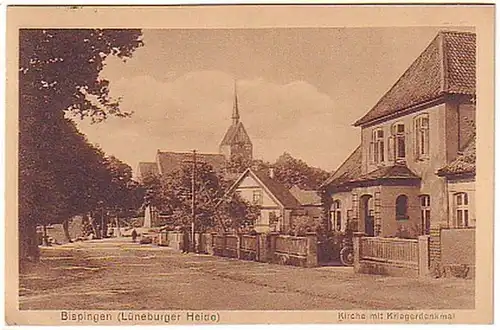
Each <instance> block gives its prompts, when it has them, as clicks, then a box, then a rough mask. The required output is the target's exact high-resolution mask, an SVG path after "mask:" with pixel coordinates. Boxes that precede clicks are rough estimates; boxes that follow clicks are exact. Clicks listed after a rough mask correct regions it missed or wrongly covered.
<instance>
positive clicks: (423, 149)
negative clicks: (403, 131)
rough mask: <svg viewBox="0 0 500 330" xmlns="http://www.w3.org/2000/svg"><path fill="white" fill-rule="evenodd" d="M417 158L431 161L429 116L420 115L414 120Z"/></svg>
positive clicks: (425, 114)
mask: <svg viewBox="0 0 500 330" xmlns="http://www.w3.org/2000/svg"><path fill="white" fill-rule="evenodd" d="M414 126H415V156H416V158H417V159H418V160H424V159H429V154H430V152H429V147H430V143H429V131H430V129H429V127H430V122H429V114H427V113H424V114H420V115H418V116H417V117H415V118H414Z"/></svg>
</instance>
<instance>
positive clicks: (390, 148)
mask: <svg viewBox="0 0 500 330" xmlns="http://www.w3.org/2000/svg"><path fill="white" fill-rule="evenodd" d="M387 151H388V155H387V156H388V159H389V161H393V160H394V152H395V150H394V136H389V139H388V143H387Z"/></svg>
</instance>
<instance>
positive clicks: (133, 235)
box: [132, 228, 137, 242]
mask: <svg viewBox="0 0 500 330" xmlns="http://www.w3.org/2000/svg"><path fill="white" fill-rule="evenodd" d="M136 239H137V232H136V231H135V228H134V230H132V242H135V240H136Z"/></svg>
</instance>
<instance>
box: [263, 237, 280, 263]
mask: <svg viewBox="0 0 500 330" xmlns="http://www.w3.org/2000/svg"><path fill="white" fill-rule="evenodd" d="M278 235H279V234H278V233H276V232H272V233H268V234H267V239H268V241H267V253H266V260H267V262H275V252H276V239H277V238H278Z"/></svg>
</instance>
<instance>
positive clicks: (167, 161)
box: [156, 151, 226, 175]
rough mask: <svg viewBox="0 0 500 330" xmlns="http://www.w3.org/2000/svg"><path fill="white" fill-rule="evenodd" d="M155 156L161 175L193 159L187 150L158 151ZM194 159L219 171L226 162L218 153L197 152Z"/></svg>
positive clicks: (177, 168)
mask: <svg viewBox="0 0 500 330" xmlns="http://www.w3.org/2000/svg"><path fill="white" fill-rule="evenodd" d="M156 157H157V162H158V163H159V167H160V172H161V174H162V175H165V174H168V173H172V172H174V171H176V170H179V169H180V168H181V167H182V165H183V164H185V163H188V162H191V161H192V160H193V154H192V153H188V152H166V151H158V153H157V155H156ZM196 160H197V161H199V162H205V163H207V164H209V165H211V166H212V167H213V169H214V170H215V171H217V172H218V171H221V170H222V169H223V168H224V166H225V163H226V159H225V158H224V156H223V155H219V154H201V153H197V154H196Z"/></svg>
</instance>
